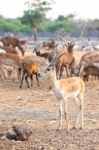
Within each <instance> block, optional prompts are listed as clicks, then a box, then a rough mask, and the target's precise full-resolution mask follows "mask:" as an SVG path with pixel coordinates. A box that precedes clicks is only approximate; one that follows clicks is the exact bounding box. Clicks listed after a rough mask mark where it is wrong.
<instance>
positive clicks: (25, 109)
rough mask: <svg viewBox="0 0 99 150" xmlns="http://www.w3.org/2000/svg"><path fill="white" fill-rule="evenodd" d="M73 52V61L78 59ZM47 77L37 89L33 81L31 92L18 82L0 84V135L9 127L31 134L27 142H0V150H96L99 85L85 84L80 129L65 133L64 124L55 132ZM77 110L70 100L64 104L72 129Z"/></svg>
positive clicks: (56, 116) (54, 111) (55, 114)
mask: <svg viewBox="0 0 99 150" xmlns="http://www.w3.org/2000/svg"><path fill="white" fill-rule="evenodd" d="M81 55H82V54H81V53H80V52H78V53H77V52H76V53H75V56H76V58H77V60H79V59H80V57H81ZM49 84H50V81H49V79H48V77H44V78H40V85H41V86H40V87H38V86H37V84H36V81H35V80H34V85H33V87H32V88H30V89H28V88H27V87H26V84H25V83H24V85H23V88H22V89H19V81H15V82H13V81H12V80H8V81H6V82H3V81H2V80H0V133H2V132H6V131H7V130H8V129H9V128H10V127H11V126H12V125H13V124H20V123H22V124H27V125H28V126H30V127H32V129H33V133H32V136H31V137H30V139H29V141H25V142H21V141H10V140H8V139H2V140H0V150H8V149H9V150H99V81H98V80H97V81H90V82H88V83H87V84H86V92H85V99H84V129H83V130H80V129H79V128H78V129H75V130H70V132H69V133H67V129H66V122H65V120H64V122H63V127H62V130H61V132H56V129H57V127H58V122H59V113H58V103H57V100H56V98H55V97H54V96H53V95H50V94H49ZM76 114H77V107H76V105H75V103H74V101H73V99H69V101H68V116H69V123H70V126H71V127H72V126H73V124H74V121H75V118H76Z"/></svg>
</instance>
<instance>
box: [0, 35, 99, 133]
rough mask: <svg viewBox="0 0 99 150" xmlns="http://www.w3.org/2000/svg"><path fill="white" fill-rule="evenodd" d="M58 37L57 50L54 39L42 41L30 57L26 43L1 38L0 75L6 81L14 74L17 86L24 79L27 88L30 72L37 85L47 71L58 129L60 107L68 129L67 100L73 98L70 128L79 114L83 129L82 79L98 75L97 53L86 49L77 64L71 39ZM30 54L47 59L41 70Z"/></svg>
mask: <svg viewBox="0 0 99 150" xmlns="http://www.w3.org/2000/svg"><path fill="white" fill-rule="evenodd" d="M60 40H62V41H64V45H63V48H60V49H59V48H58V43H57V42H55V41H54V40H53V41H51V42H43V43H42V46H39V45H37V46H36V47H35V48H34V49H33V50H32V53H33V55H32V56H26V55H25V53H26V49H25V47H24V45H26V44H27V42H26V41H25V40H19V39H17V38H16V37H13V36H5V37H2V38H1V39H0V74H1V77H2V79H3V80H7V79H8V78H9V76H11V75H13V79H15V76H17V78H18V80H19V81H20V86H19V87H20V88H22V84H23V81H24V79H25V81H26V84H27V87H28V88H30V84H29V81H28V78H30V80H31V86H32V85H33V75H35V76H36V80H37V84H38V86H40V83H39V78H40V77H43V76H45V75H46V74H47V75H48V74H49V76H50V81H51V82H50V83H51V85H50V89H51V91H52V92H53V93H54V94H55V96H56V98H57V99H58V102H59V114H60V123H59V127H58V130H60V129H61V127H62V120H63V118H62V112H63V110H64V114H65V119H66V122H67V130H68V131H69V129H70V127H69V123H68V117H67V112H68V110H67V99H68V97H73V98H74V100H75V102H76V104H77V106H78V109H79V113H78V116H77V120H76V123H75V126H74V128H76V127H77V125H78V123H79V121H80V115H81V128H83V100H84V92H85V82H86V81H88V80H89V77H90V76H95V77H98V78H99V52H98V51H91V52H87V53H86V54H84V55H83V56H82V57H81V59H80V62H79V63H78V64H77V62H76V58H75V56H74V46H75V41H69V42H67V41H66V40H64V39H63V38H61V37H60ZM45 49H46V51H45ZM42 50H43V51H42ZM34 56H36V57H44V58H45V59H46V60H47V64H46V63H45V66H44V67H43V69H42V70H40V66H39V64H38V62H37V61H36V59H33V57H34ZM41 59H42V58H41ZM64 70H65V72H66V77H65V78H63V77H62V75H63V72H64ZM63 107H64V109H63Z"/></svg>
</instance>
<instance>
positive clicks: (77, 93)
mask: <svg viewBox="0 0 99 150" xmlns="http://www.w3.org/2000/svg"><path fill="white" fill-rule="evenodd" d="M48 71H49V73H50V80H51V88H52V91H53V93H54V94H55V96H56V98H57V100H58V103H59V115H60V123H59V127H58V130H60V129H61V127H62V120H63V117H62V112H63V107H64V113H65V119H66V123H67V131H69V123H68V117H67V112H68V110H67V100H68V98H69V97H73V98H74V99H75V102H76V104H77V106H78V108H79V113H78V116H77V120H76V123H75V126H74V127H75V128H76V127H77V124H78V123H79V120H80V115H81V128H83V100H84V92H85V83H84V81H83V80H82V79H81V78H80V77H69V78H67V79H60V80H57V77H56V70H55V61H54V62H53V63H50V64H49V65H48V66H47V68H46V69H45V70H44V72H42V73H41V74H39V76H40V77H41V76H43V75H44V74H46V73H47V72H48ZM78 98H79V99H78Z"/></svg>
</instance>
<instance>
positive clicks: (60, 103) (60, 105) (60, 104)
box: [58, 100, 63, 130]
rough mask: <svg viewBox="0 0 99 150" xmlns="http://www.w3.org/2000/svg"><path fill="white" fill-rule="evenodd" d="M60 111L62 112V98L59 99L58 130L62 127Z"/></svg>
mask: <svg viewBox="0 0 99 150" xmlns="http://www.w3.org/2000/svg"><path fill="white" fill-rule="evenodd" d="M62 112H63V100H59V118H60V122H59V126H58V130H60V129H61V127H62V120H63V117H62Z"/></svg>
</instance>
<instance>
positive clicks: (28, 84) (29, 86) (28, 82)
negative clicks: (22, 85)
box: [25, 75, 30, 88]
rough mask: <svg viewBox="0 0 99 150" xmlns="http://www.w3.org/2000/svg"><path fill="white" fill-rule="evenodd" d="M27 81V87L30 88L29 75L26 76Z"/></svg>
mask: <svg viewBox="0 0 99 150" xmlns="http://www.w3.org/2000/svg"><path fill="white" fill-rule="evenodd" d="M25 81H26V84H27V87H28V88H30V86H29V82H28V75H26V76H25Z"/></svg>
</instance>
